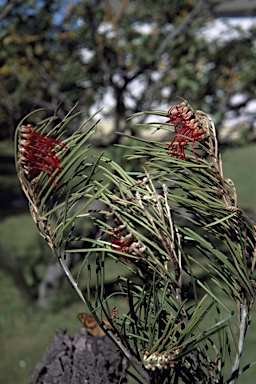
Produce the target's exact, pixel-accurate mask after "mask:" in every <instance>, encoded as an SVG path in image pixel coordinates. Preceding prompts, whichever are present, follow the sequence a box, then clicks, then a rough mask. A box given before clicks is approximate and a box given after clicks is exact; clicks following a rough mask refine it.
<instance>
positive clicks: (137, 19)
mask: <svg viewBox="0 0 256 384" xmlns="http://www.w3.org/2000/svg"><path fill="white" fill-rule="evenodd" d="M219 3H221V2H220V1H216V0H211V1H209V0H208V1H207V0H200V1H186V0H183V1H172V2H171V3H170V2H169V1H167V0H162V1H161V2H157V3H156V2H153V1H151V0H148V1H146V3H144V6H143V7H142V6H141V4H140V2H136V1H130V2H129V1H127V0H122V1H121V0H120V1H117V2H114V1H107V0H105V1H102V0H93V1H85V0H82V1H76V2H74V3H73V4H70V2H67V1H64V0H57V1H56V0H54V1H42V2H30V1H24V2H20V1H12V2H11V3H9V2H6V3H5V5H3V6H2V11H1V14H0V17H1V26H2V28H1V41H2V50H1V54H0V62H1V70H0V80H1V84H2V87H1V104H0V111H1V116H0V117H1V122H0V123H1V136H2V138H3V137H7V136H8V132H10V133H11V135H12V133H13V129H14V127H15V126H16V124H17V122H18V121H19V120H20V118H21V117H22V116H24V115H26V114H27V113H29V111H31V109H35V108H38V107H46V108H47V110H48V111H49V113H51V112H53V111H54V110H55V109H56V108H57V106H58V105H59V104H60V103H62V105H61V107H60V108H59V116H60V117H61V118H63V116H64V114H65V112H67V111H68V110H70V109H71V107H72V105H73V104H74V102H75V101H77V100H79V102H80V106H81V107H82V106H85V108H87V109H88V110H89V109H90V108H91V107H92V105H94V104H95V103H97V106H99V107H102V106H105V105H106V104H107V106H106V108H105V112H104V113H105V115H109V116H111V118H112V120H113V121H114V124H113V126H114V130H113V134H112V135H111V136H110V138H109V139H108V140H106V142H104V144H105V145H106V144H109V143H110V142H114V141H115V140H118V136H116V135H115V134H114V131H120V130H123V129H124V128H125V126H127V123H126V118H127V116H129V115H130V114H131V113H134V112H138V111H141V110H148V109H151V108H154V107H158V106H159V105H157V104H158V103H159V102H160V103H161V104H162V106H164V107H168V106H169V105H170V103H173V102H174V100H175V99H176V98H177V96H179V95H184V93H186V95H187V97H188V98H189V99H190V101H191V102H193V103H194V105H196V106H197V107H200V108H201V109H204V110H206V111H209V112H210V113H211V114H212V115H213V116H215V118H216V119H218V122H219V121H221V120H222V119H223V117H224V116H225V114H226V113H228V112H229V113H230V111H233V112H232V113H233V116H234V117H237V116H238V115H239V114H240V113H241V108H242V107H243V106H244V105H245V104H246V103H247V102H248V101H250V100H251V99H252V98H254V87H253V84H254V83H255V71H254V70H253V63H254V62H255V49H254V47H253V41H254V39H255V28H254V27H252V28H251V29H250V30H249V31H247V32H243V31H242V30H239V29H237V28H234V29H236V32H237V33H235V34H232V35H230V38H229V39H227V40H225V39H224V40H223V41H218V40H217V41H214V40H213V41H209V40H208V39H206V38H205V34H202V33H201V32H202V30H204V31H207V28H208V27H209V22H211V21H212V20H213V19H214V17H215V16H216V14H217V12H218V7H217V5H218V4H219ZM224 53H225V54H224ZM234 94H243V95H244V98H243V99H242V101H241V102H238V103H236V104H234V103H233V102H232V100H233V96H234ZM155 100H159V101H158V103H157V104H156V101H155ZM108 104H110V106H109V107H108ZM94 109H95V106H94ZM253 118H254V116H248V115H247V128H248V126H250V124H251V123H252V121H253ZM246 132H247V135H246V137H247V140H249V137H250V134H249V132H248V131H246ZM250 139H254V136H251V137H250ZM101 141H102V140H101ZM98 144H99V143H98Z"/></svg>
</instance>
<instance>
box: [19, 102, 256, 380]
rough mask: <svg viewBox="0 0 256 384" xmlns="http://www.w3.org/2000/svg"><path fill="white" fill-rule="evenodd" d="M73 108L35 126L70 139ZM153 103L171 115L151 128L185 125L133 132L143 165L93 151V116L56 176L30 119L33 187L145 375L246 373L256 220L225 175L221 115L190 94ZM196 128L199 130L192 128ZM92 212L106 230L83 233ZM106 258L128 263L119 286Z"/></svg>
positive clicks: (62, 256) (92, 303) (99, 311)
mask: <svg viewBox="0 0 256 384" xmlns="http://www.w3.org/2000/svg"><path fill="white" fill-rule="evenodd" d="M170 111H171V112H170ZM72 113H73V111H71V112H70V113H69V114H68V115H67V116H66V117H65V118H64V119H63V121H62V122H61V123H57V124H56V125H55V126H54V121H55V119H56V116H53V117H52V118H49V119H46V120H43V121H42V122H41V123H40V125H39V126H38V127H36V131H38V132H40V133H41V134H45V133H46V132H47V131H48V134H47V135H49V134H52V135H54V136H55V140H59V139H60V137H61V135H62V134H63V130H64V128H65V127H66V126H67V125H68V124H69V123H70V122H71V120H72V119H73V117H75V116H76V114H72ZM170 113H171V114H173V115H175V114H176V115H175V116H178V121H177V118H175V119H173V118H172V116H170ZM145 114H146V115H150V114H151V115H155V116H157V118H158V120H159V118H160V119H162V122H160V123H159V122H158V123H154V122H152V123H149V124H146V126H145V125H144V126H143V128H145V127H146V129H147V128H149V127H150V126H152V127H154V128H156V129H157V130H161V131H165V134H167V135H168V136H173V135H172V132H173V129H174V128H175V131H176V136H175V137H176V139H174V140H175V141H173V140H170V142H171V143H172V144H168V143H165V142H162V141H153V140H152V141H149V140H143V139H140V138H134V140H136V141H135V144H134V145H133V147H132V149H133V154H132V155H130V159H131V160H134V161H138V163H140V162H142V163H143V164H144V165H143V167H141V168H140V169H137V170H135V171H133V172H127V171H125V170H124V169H123V168H122V167H121V166H120V165H119V164H118V163H116V162H115V161H113V160H111V159H109V158H107V157H105V156H104V155H102V156H95V155H94V156H90V152H89V147H88V146H86V142H87V141H88V139H89V138H90V136H91V135H92V133H93V130H94V126H95V124H94V123H93V122H92V120H91V119H89V120H88V121H87V122H86V123H85V124H84V125H82V126H80V127H79V128H78V130H77V131H76V132H74V133H73V134H72V135H71V136H69V137H68V138H67V139H65V140H64V141H63V144H65V147H64V146H62V147H61V148H60V149H55V151H56V152H57V153H56V156H58V158H59V160H60V165H61V170H60V169H56V171H55V173H53V176H55V178H54V180H55V181H56V185H55V183H54V182H53V180H52V178H51V176H50V175H49V174H48V173H46V172H41V173H37V174H35V175H33V174H31V173H28V172H27V168H26V167H25V166H24V165H25V164H24V160H23V158H22V156H21V153H20V148H21V147H22V142H21V139H22V132H21V133H20V126H19V127H18V129H17V134H16V148H17V155H16V165H17V172H18V176H19V178H20V181H21V185H22V188H23V190H24V192H25V194H26V195H27V197H28V200H29V203H30V210H31V213H32V217H33V219H34V221H35V222H36V224H37V227H38V229H39V232H40V233H41V234H42V236H43V237H44V238H45V240H46V241H47V242H48V244H49V245H50V247H51V248H52V249H53V251H54V252H55V254H56V256H57V257H58V259H59V261H60V263H61V266H62V267H63V269H64V271H65V273H66V275H67V277H68V279H69V280H70V282H71V284H72V285H73V287H74V288H75V289H76V291H77V293H78V294H79V296H80V297H81V299H82V300H83V301H84V302H85V303H86V304H87V305H88V306H89V308H90V309H91V312H92V314H93V315H94V316H95V319H96V320H97V322H98V323H99V325H100V326H101V327H102V329H103V330H104V331H105V332H106V334H107V335H108V336H109V337H110V338H111V339H112V340H113V341H114V342H115V343H116V345H117V346H118V347H119V348H120V349H121V350H122V351H123V353H124V354H125V355H126V357H127V358H128V360H129V362H130V363H131V364H132V365H133V366H134V367H135V368H136V369H137V371H138V372H139V374H140V375H141V377H142V378H144V380H146V382H150V383H154V382H155V383H176V382H178V380H180V381H181V382H184V383H192V382H193V383H201V382H208V383H215V382H217V381H220V382H225V383H231V382H235V381H236V379H237V377H238V375H239V366H240V359H241V355H242V350H243V342H244V338H245V335H246V332H247V328H248V324H249V314H250V309H251V307H252V305H253V301H254V291H255V286H256V284H255V281H254V280H253V277H252V273H253V270H254V266H255V228H254V225H253V223H252V222H251V221H250V220H249V219H248V218H247V217H246V215H245V214H244V212H243V211H242V210H240V209H239V208H238V207H237V204H236V202H237V197H236V192H235V188H234V185H233V184H232V182H231V180H229V179H227V180H226V179H224V177H223V172H222V163H221V158H220V155H219V151H218V141H217V138H216V132H215V127H214V124H213V122H212V120H211V119H210V117H209V116H207V115H206V114H205V113H203V112H201V111H194V110H193V109H192V107H191V106H190V105H189V104H188V103H187V102H186V101H183V102H182V103H181V104H179V105H178V106H176V107H175V108H174V107H173V108H171V110H169V112H168V113H166V112H164V111H155V112H145ZM139 116H140V114H139V115H138V114H136V115H134V116H133V117H134V118H135V117H136V118H138V117H139ZM167 117H168V119H169V120H168V121H166V119H167ZM22 124H23V122H21V123H20V125H22ZM88 124H89V125H91V128H89V129H88V130H85V127H86V126H87V125H88ZM173 125H174V128H173ZM175 125H176V126H175ZM181 127H185V128H184V130H181V129H179V130H178V131H177V128H181ZM195 129H199V132H200V135H199V136H198V135H195V136H191V135H190V132H191V131H193V130H194V131H195ZM194 131H193V132H194ZM177 132H178V133H177ZM202 133H204V135H202ZM186 135H187V136H186ZM184 137H185V138H186V141H185V142H184V141H183V140H182V138H184ZM124 138H125V136H124ZM194 138H196V139H195V140H194ZM176 143H179V145H180V146H177V147H175V145H176ZM181 143H185V144H184V145H183V144H182V145H183V147H182V145H181ZM171 145H173V146H174V147H175V148H176V150H175V151H174V152H172V150H171V148H172V147H171ZM177 148H178V149H177ZM177 151H180V154H182V156H181V157H180V156H179V153H177ZM44 161H47V158H41V162H42V163H43V162H44ZM85 221H86V222H88V221H89V222H90V223H91V226H95V227H96V228H97V230H98V235H97V237H96V238H88V237H86V236H84V234H83V223H84V222H85ZM77 252H79V253H80V254H81V255H82V256H83V262H82V263H81V265H80V268H79V269H78V270H77V269H76V271H71V270H70V269H69V267H68V264H67V263H66V259H67V258H68V257H72V255H73V254H75V253H77ZM107 258H112V259H113V260H115V262H116V263H118V264H119V265H121V266H122V268H123V273H120V274H119V276H117V277H116V287H117V288H116V291H115V292H113V293H111V294H108V293H107V291H106V289H105V281H106V276H107V274H108V271H107V270H106V267H105V261H106V260H107ZM92 278H93V279H94V280H96V287H92V284H91V281H92ZM220 291H221V292H222V293H223V294H224V296H221V297H226V299H220V298H219V292H220ZM117 296H119V297H121V298H123V300H124V302H125V307H126V310H123V313H120V311H119V310H118V308H115V307H113V302H114V299H115V297H117ZM230 298H231V299H232V300H233V303H234V305H233V304H232V302H231V303H230V300H228V299H230ZM235 304H236V305H235ZM103 315H104V316H106V317H107V319H108V322H109V323H110V324H111V328H109V327H107V326H106V324H105V323H104V322H103V321H102V318H103ZM227 355H230V358H231V360H232V362H233V363H232V367H231V373H230V372H228V371H227V367H226V366H225V364H226V360H227ZM138 380H139V379H138Z"/></svg>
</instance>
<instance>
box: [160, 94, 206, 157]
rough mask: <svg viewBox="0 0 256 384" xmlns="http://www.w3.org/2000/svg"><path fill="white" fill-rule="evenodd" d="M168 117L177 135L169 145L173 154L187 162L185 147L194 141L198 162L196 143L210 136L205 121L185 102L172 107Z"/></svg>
mask: <svg viewBox="0 0 256 384" xmlns="http://www.w3.org/2000/svg"><path fill="white" fill-rule="evenodd" d="M167 116H168V117H169V119H170V123H171V124H173V125H174V129H175V133H176V135H175V137H174V138H173V140H172V141H171V143H170V144H168V148H172V151H171V154H172V155H173V156H176V157H178V158H179V159H182V160H186V155H185V145H186V144H188V143H189V142H191V141H192V151H193V153H194V155H195V157H196V161H197V162H198V158H197V156H196V154H195V151H194V143H195V141H199V140H203V139H205V138H206V137H207V136H208V129H207V127H206V126H205V119H204V118H203V117H202V116H200V115H198V114H197V113H196V112H195V111H194V110H193V108H192V107H191V106H190V105H189V103H188V102H187V101H185V100H184V101H183V102H182V103H180V104H178V105H176V106H174V107H171V108H170V109H169V111H168V113H167Z"/></svg>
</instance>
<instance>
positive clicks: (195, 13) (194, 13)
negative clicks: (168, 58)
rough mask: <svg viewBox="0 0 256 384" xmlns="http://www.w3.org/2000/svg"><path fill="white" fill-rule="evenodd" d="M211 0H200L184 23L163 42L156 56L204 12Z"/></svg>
mask: <svg viewBox="0 0 256 384" xmlns="http://www.w3.org/2000/svg"><path fill="white" fill-rule="evenodd" d="M208 2H209V0H200V1H199V2H198V4H197V5H196V6H195V8H194V9H193V10H192V11H191V12H190V13H189V15H188V16H187V17H186V18H185V20H184V21H183V23H181V24H180V25H178V26H177V27H176V28H175V29H174V30H173V31H172V32H171V33H170V34H169V35H168V36H167V37H166V38H165V40H164V41H163V42H162V44H161V45H160V47H159V48H158V50H157V51H156V55H155V57H159V56H161V55H162V54H163V53H164V52H165V51H166V48H167V47H168V45H169V44H170V42H171V41H172V40H174V39H176V37H177V36H179V35H180V34H181V33H182V32H184V31H185V29H186V28H187V27H188V26H189V25H190V24H191V23H192V22H193V21H194V19H195V18H196V17H197V16H198V15H199V14H200V13H201V12H202V10H203V8H205V7H206V5H207V3H208Z"/></svg>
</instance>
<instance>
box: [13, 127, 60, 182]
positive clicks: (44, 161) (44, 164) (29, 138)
mask: <svg viewBox="0 0 256 384" xmlns="http://www.w3.org/2000/svg"><path fill="white" fill-rule="evenodd" d="M56 146H60V147H62V148H65V147H66V146H65V144H63V143H61V142H60V141H57V140H54V139H53V138H52V137H49V136H46V135H42V134H40V133H38V132H36V130H35V129H34V128H33V126H32V124H28V125H22V126H21V127H20V141H19V160H20V162H21V165H22V166H23V168H24V170H25V172H26V173H28V174H30V175H32V176H36V175H38V174H39V173H40V172H42V171H43V172H46V173H47V174H48V175H49V176H50V177H51V179H52V182H53V183H54V185H56V182H55V179H54V176H53V175H52V174H53V172H54V171H55V170H56V169H58V170H59V171H58V172H57V175H59V173H60V172H61V170H62V168H61V166H60V158H59V157H57V156H56V155H55V153H54V151H55V147H56ZM57 175H56V176H57Z"/></svg>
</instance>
